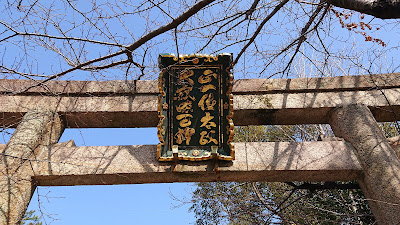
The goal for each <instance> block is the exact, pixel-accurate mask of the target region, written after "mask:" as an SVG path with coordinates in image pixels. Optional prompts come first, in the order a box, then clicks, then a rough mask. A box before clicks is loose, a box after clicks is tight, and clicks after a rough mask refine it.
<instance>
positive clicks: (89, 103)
mask: <svg viewBox="0 0 400 225" xmlns="http://www.w3.org/2000/svg"><path fill="white" fill-rule="evenodd" d="M382 92H383V93H384V94H385V96H386V97H385V96H384V95H383V94H382ZM382 92H381V91H379V90H367V91H344V92H320V93H319V92H316V93H293V94H291V93H278V94H260V95H256V94H251V95H234V110H235V113H234V123H235V125H262V124H311V123H327V122H328V121H327V115H328V112H329V110H331V109H333V108H336V107H340V106H343V105H347V104H355V103H362V104H365V105H367V106H369V107H371V109H372V111H373V114H374V116H375V117H376V119H377V120H378V121H393V120H399V119H400V118H399V119H398V118H394V117H395V115H396V114H400V104H399V103H400V88H394V89H385V90H382ZM388 102H389V103H390V104H391V106H389V104H388ZM0 105H1V106H2V107H1V108H0V112H1V114H0V120H1V121H0V122H2V124H4V125H5V126H12V125H13V124H17V122H18V121H19V119H20V118H21V115H23V113H25V112H27V111H28V110H30V109H32V108H36V107H40V108H43V109H49V110H52V111H56V112H58V113H59V114H61V115H62V116H64V118H65V119H66V121H67V126H68V127H71V128H76V127H80V128H87V127H155V126H156V125H157V123H158V117H157V111H156V110H157V97H156V95H144V94H137V95H133V96H102V97H96V96H93V97H62V96H60V97H50V96H4V95H3V96H0ZM392 109H393V110H395V112H392Z"/></svg>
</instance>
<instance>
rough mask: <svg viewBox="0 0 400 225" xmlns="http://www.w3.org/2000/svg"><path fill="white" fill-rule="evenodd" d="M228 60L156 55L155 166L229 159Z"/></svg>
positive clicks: (222, 56) (223, 57)
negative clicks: (177, 159) (165, 163)
mask: <svg viewBox="0 0 400 225" xmlns="http://www.w3.org/2000/svg"><path fill="white" fill-rule="evenodd" d="M231 58H232V57H231V54H219V55H217V56H209V55H184V56H180V57H179V60H178V57H175V56H174V55H172V54H166V55H160V58H159V61H160V68H161V69H162V72H161V73H160V77H159V89H160V95H159V107H158V109H159V110H158V113H159V118H160V121H159V124H158V136H159V139H160V144H159V145H158V146H157V158H158V159H159V160H160V161H171V160H173V159H174V157H177V156H178V157H179V159H180V160H192V161H198V160H206V159H210V158H212V157H217V158H218V159H222V160H233V159H234V149H233V145H232V143H231V142H232V138H233V122H232V116H233V107H232V99H233V97H232V94H231V93H232V81H233V76H232V74H231V73H230V72H229V71H230V66H231ZM174 153H176V154H177V155H174Z"/></svg>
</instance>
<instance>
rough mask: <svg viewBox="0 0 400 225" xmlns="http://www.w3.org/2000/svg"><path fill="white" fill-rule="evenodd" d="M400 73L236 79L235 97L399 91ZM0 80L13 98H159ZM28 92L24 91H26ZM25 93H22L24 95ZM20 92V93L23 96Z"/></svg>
mask: <svg viewBox="0 0 400 225" xmlns="http://www.w3.org/2000/svg"><path fill="white" fill-rule="evenodd" d="M398 78H400V73H389V74H375V75H362V76H341V77H324V78H297V79H238V80H235V81H234V85H233V93H234V94H252V93H264V94H268V93H296V92H323V91H354V90H358V91H360V90H371V89H378V87H379V89H388V88H397V87H400V79H398ZM37 85H38V81H33V80H9V79H0V93H1V94H12V95H52V96H54V95H57V96H60V95H63V96H76V95H78V96H93V95H102V96H104V95H132V94H158V92H159V90H158V82H157V81H155V80H154V81H150V80H126V81H121V80H112V81H49V82H46V83H44V84H41V85H38V86H37ZM31 86H35V87H33V88H30V89H29V90H27V91H24V90H25V89H27V88H28V87H31ZM23 91H24V92H23ZM22 92H23V93H22Z"/></svg>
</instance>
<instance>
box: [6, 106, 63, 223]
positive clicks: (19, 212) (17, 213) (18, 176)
mask: <svg viewBox="0 0 400 225" xmlns="http://www.w3.org/2000/svg"><path fill="white" fill-rule="evenodd" d="M63 130H64V125H63V123H62V121H61V120H60V118H59V116H58V115H57V114H56V113H53V112H50V111H45V110H32V111H29V112H27V113H26V114H25V115H24V117H23V119H22V121H21V123H20V124H19V125H18V127H17V128H16V129H15V132H14V134H13V135H12V137H11V139H10V141H9V142H8V143H7V145H6V147H5V148H4V150H3V151H2V155H1V161H0V224H7V225H8V224H20V223H21V219H22V218H23V215H24V213H25V211H26V209H27V207H28V205H29V202H30V200H31V197H32V194H33V192H34V191H35V188H36V184H35V183H34V181H33V180H32V176H33V175H34V174H35V172H34V171H33V170H32V167H31V162H32V161H34V160H35V158H36V155H38V154H39V153H40V152H41V151H46V150H48V147H49V146H51V145H52V144H54V143H57V142H58V140H59V138H60V137H61V134H62V132H63Z"/></svg>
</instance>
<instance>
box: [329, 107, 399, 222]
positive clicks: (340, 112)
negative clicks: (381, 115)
mask: <svg viewBox="0 0 400 225" xmlns="http://www.w3.org/2000/svg"><path fill="white" fill-rule="evenodd" d="M329 121H330V122H329V123H330V124H331V127H332V129H333V131H334V132H335V135H336V136H339V137H343V138H344V139H345V140H346V141H347V142H349V143H351V144H352V145H353V146H354V149H355V153H356V155H357V157H358V159H359V161H360V163H361V166H362V168H363V176H362V177H361V178H360V179H359V184H360V187H361V188H362V190H363V192H364V194H365V196H366V197H367V199H368V202H369V205H370V207H371V209H372V211H373V213H374V216H375V218H376V220H377V221H378V224H388V225H390V224H398V223H399V222H400V159H399V158H398V157H397V155H396V153H395V151H393V149H392V148H391V146H390V145H389V143H388V141H387V140H386V139H385V136H384V135H383V133H382V131H381V129H380V128H379V126H378V124H377V122H376V120H375V119H374V117H373V115H372V113H371V112H370V111H369V109H368V107H366V106H365V105H360V104H358V105H348V106H343V107H341V108H337V109H335V110H334V111H333V112H332V114H331V117H330V119H329Z"/></svg>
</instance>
